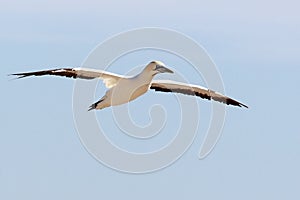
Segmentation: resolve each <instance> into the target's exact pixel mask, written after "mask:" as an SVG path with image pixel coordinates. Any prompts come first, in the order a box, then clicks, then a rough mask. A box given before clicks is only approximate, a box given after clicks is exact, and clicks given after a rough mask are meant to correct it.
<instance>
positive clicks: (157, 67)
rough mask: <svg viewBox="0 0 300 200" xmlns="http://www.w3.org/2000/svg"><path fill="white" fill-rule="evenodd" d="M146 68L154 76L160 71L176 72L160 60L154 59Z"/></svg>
mask: <svg viewBox="0 0 300 200" xmlns="http://www.w3.org/2000/svg"><path fill="white" fill-rule="evenodd" d="M145 70H146V71H147V72H148V73H150V74H152V75H153V76H154V75H156V74H159V73H174V72H173V71H172V70H170V69H168V68H167V67H166V66H165V64H164V63H162V62H160V61H152V62H150V63H149V64H148V65H147V66H146V68H145Z"/></svg>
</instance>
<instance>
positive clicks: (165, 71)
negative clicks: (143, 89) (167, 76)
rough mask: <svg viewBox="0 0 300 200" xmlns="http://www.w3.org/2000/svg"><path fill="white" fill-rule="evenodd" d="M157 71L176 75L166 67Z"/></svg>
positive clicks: (159, 67) (158, 68)
mask: <svg viewBox="0 0 300 200" xmlns="http://www.w3.org/2000/svg"><path fill="white" fill-rule="evenodd" d="M155 70H156V71H158V72H160V73H174V72H173V71H172V70H170V69H168V68H166V67H163V66H157V67H156V69H155Z"/></svg>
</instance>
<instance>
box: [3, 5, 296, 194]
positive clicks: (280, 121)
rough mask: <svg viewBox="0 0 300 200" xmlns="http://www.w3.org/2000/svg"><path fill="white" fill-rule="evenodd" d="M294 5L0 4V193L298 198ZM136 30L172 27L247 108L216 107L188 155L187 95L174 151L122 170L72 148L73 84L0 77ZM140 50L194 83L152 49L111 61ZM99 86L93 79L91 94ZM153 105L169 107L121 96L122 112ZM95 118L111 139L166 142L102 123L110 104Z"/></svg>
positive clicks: (131, 63)
mask: <svg viewBox="0 0 300 200" xmlns="http://www.w3.org/2000/svg"><path fill="white" fill-rule="evenodd" d="M299 6H300V4H299V2H297V1H276V2H274V1H243V2H242V1H224V2H220V1H210V2H205V1H184V2H183V1H164V2H163V3H161V2H160V1H149V2H147V3H142V2H141V1H123V3H121V4H120V3H119V2H118V1H109V2H107V1H105V2H101V1H64V2H61V1H56V0H55V1H47V2H42V1H29V0H28V1H27V0H25V1H22V2H18V1H1V2H0V22H1V31H0V42H1V47H0V52H1V68H0V72H1V73H0V74H1V78H0V81H1V83H0V89H1V92H2V95H1V105H2V106H1V115H0V120H1V126H0V127H1V128H0V136H1V139H0V158H1V164H0V199H30V200H32V199H74V200H75V199H76V200H77V199H87V198H88V199H99V198H104V199H121V198H122V199H129V198H130V199H163V198H164V199H166V198H172V199H183V198H187V199H200V198H202V199H251V200H252V199H278V200H279V199H280V200H281V199H299V198H300V191H299V185H300V182H299V180H300V172H299V169H300V157H299V155H300V128H299V126H298V125H299V111H300V106H299V102H300V93H299V85H300V79H299V73H300V57H299V52H300V28H299V27H300V14H299V12H298V8H299ZM140 27H161V28H168V29H174V30H176V31H179V32H182V33H184V34H186V35H187V36H189V37H191V38H193V39H194V40H195V41H197V42H198V43H199V44H201V45H202V46H203V47H204V48H205V49H206V50H207V52H208V54H209V55H210V56H211V58H212V59H213V60H214V62H215V63H216V65H217V67H218V69H219V72H220V74H221V76H222V79H223V82H224V85H225V89H226V94H228V95H230V96H232V97H234V98H236V99H238V100H241V101H242V102H243V103H246V104H247V105H249V107H250V109H249V110H245V109H236V108H233V107H228V109H227V116H226V121H225V125H224V129H223V134H222V137H221V139H220V141H219V143H218V144H217V146H216V148H215V149H214V151H213V152H212V153H211V154H210V155H209V156H208V157H207V158H205V159H204V160H198V158H197V154H198V151H199V147H200V145H201V144H202V141H203V137H204V133H205V128H206V126H207V125H206V124H207V123H208V122H209V118H208V117H207V114H209V113H210V106H211V104H210V103H208V102H205V101H202V100H200V99H199V100H198V102H199V104H200V105H199V106H200V108H201V112H202V113H200V115H201V116H200V119H201V123H203V126H201V127H200V129H199V133H198V136H197V137H196V139H195V141H194V143H193V145H192V146H191V148H190V149H189V150H188V151H187V152H186V153H185V154H184V155H183V157H182V158H181V159H179V160H178V161H177V162H175V163H174V164H173V165H171V166H170V167H168V168H165V169H164V170H161V171H158V172H156V173H150V174H144V175H131V174H124V173H120V172H117V171H114V170H111V169H110V168H107V167H105V166H103V165H102V164H100V163H99V162H98V161H96V160H95V159H94V158H93V157H92V156H91V155H90V154H89V153H88V152H87V151H86V150H85V149H84V147H83V145H82V144H81V142H80V139H79V137H78V135H77V133H76V129H75V125H74V121H73V112H72V94H73V93H72V92H73V85H74V81H72V80H67V79H63V78H50V77H44V78H30V79H26V80H18V81H9V79H10V77H7V74H10V73H15V72H22V71H30V70H38V69H45V68H55V67H68V66H69V67H70V66H79V65H81V64H82V63H83V61H84V60H85V59H86V57H87V56H88V55H89V53H90V52H91V51H92V50H93V49H94V48H95V47H96V45H98V44H99V43H101V42H103V41H104V40H106V39H107V38H109V37H111V36H112V35H115V34H117V33H119V32H123V31H126V30H130V29H134V28H140ZM151 56H155V59H161V60H164V62H166V63H168V64H170V65H172V67H174V69H176V70H177V71H180V72H181V73H183V74H184V76H185V77H190V78H191V82H193V83H195V84H203V81H202V80H198V79H197V78H196V77H195V76H194V74H193V72H192V71H191V70H183V69H185V67H187V66H186V65H185V63H184V62H183V61H180V59H178V58H175V57H174V56H169V55H166V54H165V53H162V52H151V51H149V52H147V51H145V52H141V53H135V54H132V55H128V57H126V56H124V57H122V58H121V59H120V60H117V61H116V62H115V63H114V64H113V65H112V66H111V69H112V71H114V72H118V73H125V72H126V70H130V69H131V67H135V66H137V65H141V64H144V63H147V62H148V61H149V59H151V58H150V57H151ZM119 66H122V67H119ZM123 66H124V67H123ZM91 67H97V66H91ZM168 77H170V76H168ZM103 92H104V87H103V86H102V85H101V84H99V91H97V93H98V94H99V95H100V96H101V95H102V94H103ZM153 102H155V103H160V102H162V104H166V107H167V108H168V109H169V110H171V112H172V116H176V115H178V114H179V112H178V111H177V109H174V110H173V109H172V108H173V106H174V107H176V103H175V102H174V98H173V97H172V96H169V95H160V96H158V97H157V95H154V93H150V94H147V95H146V96H145V97H144V98H143V99H141V100H137V101H136V102H132V104H130V105H131V106H130V109H132V115H133V118H135V119H138V122H139V123H141V124H145V123H146V124H147V122H148V114H145V115H141V113H140V112H136V111H135V110H134V108H135V107H136V108H138V109H139V110H140V109H143V108H144V107H143V106H144V105H145V104H146V105H151V104H152V103H153ZM88 106H89V105H87V107H88ZM97 115H98V117H99V118H105V120H107V123H108V124H107V127H106V128H107V129H109V130H112V132H113V133H114V134H113V135H111V136H109V137H110V138H111V139H112V140H115V143H117V144H119V145H120V146H122V145H123V146H125V147H126V146H129V147H130V148H135V149H138V148H145V149H147V148H150V149H151V148H153V147H156V146H161V145H163V144H165V143H166V142H168V139H170V138H172V135H168V133H169V130H166V131H163V132H162V133H160V134H163V135H165V136H162V137H161V140H160V139H159V138H158V139H156V140H155V141H154V143H151V141H149V143H148V142H146V141H145V146H144V147H143V142H136V141H131V140H130V138H129V139H128V138H125V136H124V135H122V134H123V133H122V132H120V131H118V129H117V128H116V127H115V124H113V123H111V121H112V118H111V117H112V115H111V110H110V109H107V110H103V111H99V112H98V113H97ZM171 120H174V119H173V118H171ZM172 122H173V121H172ZM174 123H176V121H175V122H174ZM145 149H144V150H145Z"/></svg>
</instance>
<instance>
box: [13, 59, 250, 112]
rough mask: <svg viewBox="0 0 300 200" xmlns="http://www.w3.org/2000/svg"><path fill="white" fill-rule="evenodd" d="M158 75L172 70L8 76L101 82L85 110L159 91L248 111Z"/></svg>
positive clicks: (158, 65)
mask: <svg viewBox="0 0 300 200" xmlns="http://www.w3.org/2000/svg"><path fill="white" fill-rule="evenodd" d="M159 73H173V71H172V70H170V69H168V68H167V67H166V66H165V64H164V63H162V62H161V61H152V62H150V63H149V64H148V65H146V67H145V68H144V69H143V70H142V71H141V72H140V73H139V74H137V75H135V76H123V75H119V74H115V73H111V72H106V71H103V70H95V69H87V68H59V69H51V70H43V71H35V72H25V73H15V74H11V75H15V76H17V78H18V79H19V78H24V77H28V76H44V75H54V76H65V77H68V78H74V79H76V78H81V79H101V80H102V81H103V82H104V84H105V86H106V87H107V88H108V90H107V91H106V93H105V95H104V96H103V97H102V98H101V99H100V100H99V101H97V102H95V103H93V104H92V105H91V106H90V107H89V109H88V110H89V111H90V110H93V109H97V110H100V109H103V108H106V107H110V106H117V105H121V104H125V103H128V102H130V101H132V100H134V99H136V98H138V97H140V96H142V95H143V94H145V93H146V92H147V91H148V90H149V89H153V90H155V91H160V92H175V93H181V94H186V95H193V96H199V97H201V98H204V99H208V100H211V99H213V100H215V101H218V102H221V103H225V104H227V105H233V106H239V107H245V108H248V106H246V105H245V104H242V103H240V102H238V101H236V100H234V99H232V98H229V97H227V96H225V95H222V94H220V93H218V92H216V91H213V90H210V89H207V88H205V87H202V86H198V85H192V84H187V83H181V82H177V81H171V80H153V77H154V76H155V75H157V74H159Z"/></svg>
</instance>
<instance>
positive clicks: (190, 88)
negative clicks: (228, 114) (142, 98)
mask: <svg viewBox="0 0 300 200" xmlns="http://www.w3.org/2000/svg"><path fill="white" fill-rule="evenodd" d="M150 89H154V90H155V91H160V92H175V93H181V94H186V95H192V96H199V97H201V98H203V99H208V100H211V99H213V100H215V101H218V102H221V103H225V104H227V105H233V106H239V107H246V108H248V106H246V105H245V104H242V103H240V102H238V101H236V100H234V99H231V98H229V97H227V96H224V95H222V94H220V93H217V92H215V91H213V90H209V89H207V88H204V87H201V86H197V85H190V84H185V83H180V82H176V81H169V80H154V81H152V83H151V86H150Z"/></svg>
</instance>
